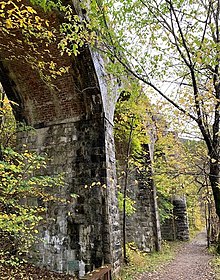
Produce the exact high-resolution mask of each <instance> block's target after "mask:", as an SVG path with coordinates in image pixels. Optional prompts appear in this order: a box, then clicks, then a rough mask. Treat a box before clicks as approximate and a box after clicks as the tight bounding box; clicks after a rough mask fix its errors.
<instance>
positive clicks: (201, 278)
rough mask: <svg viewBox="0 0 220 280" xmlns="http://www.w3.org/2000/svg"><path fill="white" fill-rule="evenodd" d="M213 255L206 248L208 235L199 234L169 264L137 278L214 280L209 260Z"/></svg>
mask: <svg viewBox="0 0 220 280" xmlns="http://www.w3.org/2000/svg"><path fill="white" fill-rule="evenodd" d="M211 259H212V256H211V255H210V254H208V252H207V250H206V235H205V233H204V232H202V233H200V234H198V235H197V236H196V238H195V239H193V240H192V242H190V243H187V244H186V245H185V246H184V247H183V248H181V249H180V251H179V252H178V253H177V255H176V257H175V259H174V260H173V261H171V262H170V263H169V264H168V265H167V266H165V267H164V268H161V269H160V270H158V271H155V272H152V273H144V274H142V275H141V276H139V277H138V278H135V279H136V280H214V279H216V278H215V274H214V272H213V270H212V269H211V267H210V265H209V262H210V260H211Z"/></svg>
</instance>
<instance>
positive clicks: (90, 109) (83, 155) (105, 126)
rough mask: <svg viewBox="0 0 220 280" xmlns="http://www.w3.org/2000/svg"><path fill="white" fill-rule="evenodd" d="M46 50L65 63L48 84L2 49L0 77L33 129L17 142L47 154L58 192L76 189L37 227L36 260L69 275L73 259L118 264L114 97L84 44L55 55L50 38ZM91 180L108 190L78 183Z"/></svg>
mask: <svg viewBox="0 0 220 280" xmlns="http://www.w3.org/2000/svg"><path fill="white" fill-rule="evenodd" d="M3 37H4V36H2V34H0V39H1V38H3ZM3 39H4V40H7V38H5V37H4V38H3ZM40 48H41V47H40ZM39 50H40V49H39ZM50 50H51V53H52V55H53V61H54V63H56V64H57V65H58V66H67V67H69V71H68V72H67V73H64V74H63V75H62V76H57V78H56V79H54V80H53V86H52V87H51V86H49V85H48V84H46V83H45V82H44V81H43V80H42V79H41V77H40V75H39V72H37V71H36V69H34V68H33V67H31V65H30V63H28V62H27V61H24V60H21V59H19V58H17V59H14V60H13V59H11V60H8V59H6V58H7V57H8V53H7V49H6V50H5V49H0V82H1V83H2V86H3V88H4V90H5V92H6V94H7V96H8V97H9V98H10V99H11V100H13V101H15V102H17V103H18V105H19V106H14V108H13V110H14V113H15V117H16V119H17V120H18V121H23V122H25V123H26V124H28V125H30V126H33V127H34V128H35V133H34V134H33V133H31V132H20V133H19V134H18V143H19V145H18V147H19V148H20V149H22V144H26V146H27V147H28V148H29V149H30V150H36V151H38V152H46V153H47V154H48V155H49V157H50V158H51V159H52V160H51V164H50V166H49V167H48V169H47V173H48V174H49V175H53V174H57V173H59V172H64V173H65V181H66V187H65V189H64V190H63V192H64V194H65V196H66V197H67V198H70V194H71V193H76V194H77V195H78V198H77V199H76V200H73V201H72V202H71V203H70V204H69V205H62V206H57V205H53V206H52V207H51V208H50V215H49V216H48V217H46V218H47V221H46V225H45V226H44V227H42V228H41V230H40V234H41V237H42V238H43V240H44V242H43V243H40V244H39V247H38V249H39V251H40V254H39V259H40V260H39V263H40V264H41V265H45V266H47V267H48V268H50V269H52V270H56V271H59V272H68V273H70V274H77V273H78V270H79V266H78V265H79V261H83V262H84V263H85V266H86V271H91V270H92V268H94V266H95V267H99V266H101V265H102V263H111V264H113V266H114V268H117V267H118V266H119V263H120V255H121V246H120V229H119V225H118V221H119V217H118V209H117V197H116V172H115V157H114V139H113V129H112V122H111V119H109V117H108V116H110V114H109V112H108V106H107V105H106V104H110V105H111V106H112V108H111V109H110V111H111V110H112V111H113V110H114V103H112V104H111V102H109V100H108V94H107V93H108V90H107V87H106V83H105V81H104V80H103V77H102V73H101V72H100V69H102V67H101V66H100V59H99V58H98V56H97V55H94V54H92V53H91V51H90V49H89V48H88V47H84V48H82V49H81V52H80V54H79V55H78V56H76V57H73V56H71V57H69V56H67V55H64V56H61V55H60V52H59V50H58V49H57V48H55V46H54V45H53V44H51V46H50ZM94 61H95V63H94ZM93 182H98V183H100V184H101V185H106V186H107V188H102V187H100V186H95V187H93V188H85V185H88V186H90V185H91V184H92V183H93ZM51 217H52V218H53V221H51V219H50V218H51Z"/></svg>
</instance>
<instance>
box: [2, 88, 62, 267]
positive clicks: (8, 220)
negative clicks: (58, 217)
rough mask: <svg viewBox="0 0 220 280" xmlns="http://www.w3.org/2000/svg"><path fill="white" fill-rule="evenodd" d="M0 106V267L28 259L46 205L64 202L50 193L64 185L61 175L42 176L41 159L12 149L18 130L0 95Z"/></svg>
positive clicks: (44, 161)
mask: <svg viewBox="0 0 220 280" xmlns="http://www.w3.org/2000/svg"><path fill="white" fill-rule="evenodd" d="M0 104H1V107H0V152H1V153H0V192H1V196H0V239H1V248H0V263H2V264H4V265H5V264H8V265H17V263H21V262H23V261H24V260H25V258H27V257H28V254H29V250H30V248H31V247H32V246H33V244H34V242H37V240H38V237H37V234H38V229H39V225H40V224H41V225H42V224H43V222H44V217H45V214H46V211H47V204H48V203H49V202H54V203H55V202H56V203H65V202H66V201H65V200H64V199H63V198H62V197H61V196H60V195H59V196H57V195H55V192H54V190H55V189H56V190H59V191H60V188H62V186H63V184H64V182H63V177H62V176H61V175H57V176H54V177H51V176H46V175H43V172H44V171H45V169H46V168H47V159H46V157H45V156H42V155H39V154H37V153H36V152H31V151H29V150H28V148H27V147H26V146H23V148H22V151H17V150H16V149H15V144H16V143H15V134H16V130H17V129H20V128H19V127H18V126H16V123H15V120H14V117H13V114H12V109H11V105H10V101H9V100H8V99H7V97H6V96H5V95H4V94H3V93H1V99H0ZM22 130H23V128H22ZM33 133H34V132H33ZM56 193H59V192H57V191H56Z"/></svg>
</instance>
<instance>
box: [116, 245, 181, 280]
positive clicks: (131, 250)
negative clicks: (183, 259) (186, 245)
mask: <svg viewBox="0 0 220 280" xmlns="http://www.w3.org/2000/svg"><path fill="white" fill-rule="evenodd" d="M181 244H182V242H180V241H178V242H167V241H163V242H162V249H161V251H160V252H152V253H143V252H141V251H139V250H138V249H137V248H136V246H135V244H134V243H130V244H128V245H127V253H128V258H129V264H128V265H126V266H124V267H123V268H122V269H121V271H120V273H119V275H117V277H115V278H114V280H133V279H134V276H135V275H136V274H138V273H142V272H146V271H147V272H151V271H154V270H156V269H158V268H159V267H160V268H161V267H163V266H164V265H166V264H167V263H168V262H169V261H171V260H172V259H173V258H174V257H175V254H176V251H177V249H178V248H179V247H180V246H181Z"/></svg>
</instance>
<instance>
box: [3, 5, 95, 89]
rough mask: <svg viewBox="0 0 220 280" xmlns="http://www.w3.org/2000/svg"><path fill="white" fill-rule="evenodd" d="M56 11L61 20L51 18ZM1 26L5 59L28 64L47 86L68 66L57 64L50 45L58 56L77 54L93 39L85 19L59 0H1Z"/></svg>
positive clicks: (93, 34)
mask: <svg viewBox="0 0 220 280" xmlns="http://www.w3.org/2000/svg"><path fill="white" fill-rule="evenodd" d="M56 12H57V13H59V15H60V17H61V18H62V19H63V20H60V22H58V20H57V19H55V17H54V13H56ZM0 28H1V32H0V39H1V51H2V52H3V53H4V55H5V57H4V59H6V60H12V59H13V60H23V61H24V62H26V63H28V64H30V65H31V67H32V68H33V69H35V70H37V72H38V73H39V75H40V77H41V79H42V81H44V82H45V83H46V84H47V85H48V86H53V81H54V80H55V79H56V78H57V77H59V76H62V75H63V74H64V73H67V72H68V71H69V68H70V66H68V65H58V63H56V61H55V60H54V57H53V54H52V53H51V45H53V48H55V49H57V52H58V53H59V54H60V55H61V56H66V55H67V56H71V55H73V56H77V55H78V54H79V50H80V49H81V48H82V47H83V46H84V45H85V44H88V43H90V44H91V43H92V42H93V41H94V38H95V33H94V32H93V31H92V28H91V26H90V24H89V23H88V21H86V20H85V19H83V18H80V17H79V16H78V15H77V14H76V12H75V11H74V10H73V8H72V7H71V6H70V5H63V4H62V1H51V0H49V1H46V0H45V1H44V0H32V1H30V5H28V3H27V2H25V1H21V0H16V1H1V2H0Z"/></svg>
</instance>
